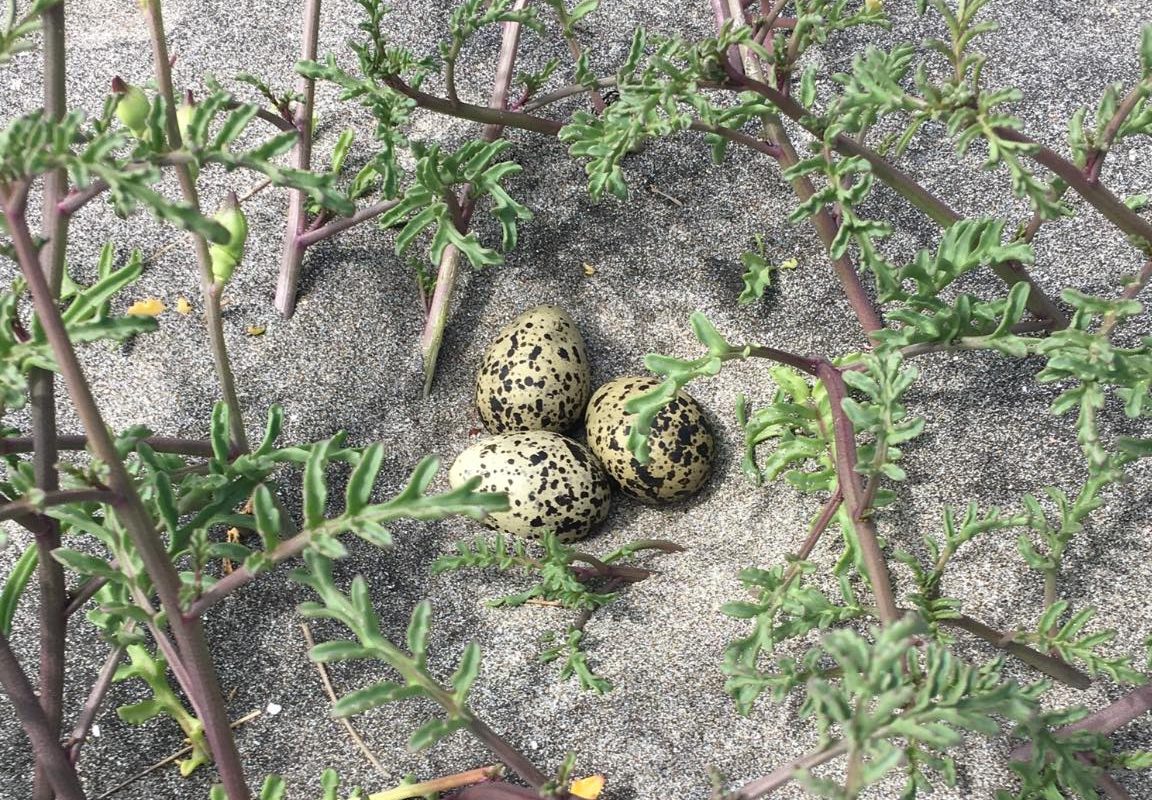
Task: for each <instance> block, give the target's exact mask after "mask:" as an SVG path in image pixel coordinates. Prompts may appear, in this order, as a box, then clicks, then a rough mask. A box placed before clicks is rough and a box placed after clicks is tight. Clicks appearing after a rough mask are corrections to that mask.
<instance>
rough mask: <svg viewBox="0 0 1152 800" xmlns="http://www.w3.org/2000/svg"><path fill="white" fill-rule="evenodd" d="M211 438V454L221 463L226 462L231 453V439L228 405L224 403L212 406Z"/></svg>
mask: <svg viewBox="0 0 1152 800" xmlns="http://www.w3.org/2000/svg"><path fill="white" fill-rule="evenodd" d="M210 434H211V438H212V454H213V455H214V456H215V457H216V460H217V461H219V462H221V463H225V464H226V463H228V457H229V456H230V455H231V454H232V444H231V442H232V439H231V437H230V436H229V433H228V406H227V405H225V404H224V403H217V404H216V405H214V406H213V407H212V426H211V430H210Z"/></svg>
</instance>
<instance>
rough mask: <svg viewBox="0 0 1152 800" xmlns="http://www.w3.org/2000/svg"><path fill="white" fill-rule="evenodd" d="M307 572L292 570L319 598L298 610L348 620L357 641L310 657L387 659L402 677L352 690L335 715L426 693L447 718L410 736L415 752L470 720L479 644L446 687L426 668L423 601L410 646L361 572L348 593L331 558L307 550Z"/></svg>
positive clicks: (330, 645)
mask: <svg viewBox="0 0 1152 800" xmlns="http://www.w3.org/2000/svg"><path fill="white" fill-rule="evenodd" d="M304 560H305V563H306V565H307V569H306V570H297V571H296V572H294V573H293V575H292V578H293V580H295V581H297V582H298V583H302V584H304V585H305V586H308V587H310V588H312V589H313V590H314V591H315V592H316V594H317V596H318V597H319V598H320V600H319V602H307V603H304V604H302V605H301V606H300V613H301V614H302V615H303V616H305V617H308V618H312V619H334V620H337V621H338V622H341V623H342V624H344V625H345V626H346V627H347V628H348V629H349V630H350V631H351V632H352V633H353V635H354V637H355V639H340V640H333V641H328V642H322V643H320V644H318V645H316V646H315V647H313V648H312V650H311V652H310V653H309V657H310V658H312V659H313V660H314V661H318V662H320V663H331V662H333V661H351V660H360V659H373V660H379V661H384V662H385V663H387V664H388V665H389V666H390V667H391V668H392V669H393V670H394V671H395V672H396V673H397V674H398V675H399V680H381V681H377V682H375V683H373V684H371V685H369V686H367V687H365V688H363V689H358V690H355V691H353V692H349V693H348V694H345V695H344V696H343V697H341V698H340V699H339V700H338V701H337V702H336V704H335V705H334V706H333V707H332V715H333V716H334V717H350V716H354V715H357V714H363V713H365V712H366V711H370V710H372V709H374V708H377V707H379V706H382V705H386V704H388V703H394V702H399V701H401V700H405V699H410V698H413V697H425V698H428V699H431V700H433V701H435V702H436V703H438V704H439V705H440V706H441V707H442V708H443V710H444V711H445V712H446V716H445V717H444V718H433V719H430V720H429V721H428V722H426V723H425V724H424V725H422V726H421V727H420V728H419V729H418V730H417V731H415V732H414V733H413V734H412V736H411V737H410V738H409V740H408V745H409V747H411V748H412V749H413V750H423V749H425V748H427V747H431V746H432V745H433V744H435V743H436V742H437V741H439V740H440V739H442V738H444V737H445V736H448V735H449V734H451V733H453V732H454V731H457V730H459V729H461V728H464V727H467V726H468V724H469V723H470V722H471V720H472V715H471V711H470V710H469V709H468V706H467V700H468V693H469V691H470V690H471V688H472V684H473V682H475V680H476V677H477V676H478V675H479V672H480V647H479V646H478V645H477V644H475V643H474V642H473V643H471V644H469V645H468V646H467V647H466V648H465V650H464V653H463V655H462V656H461V658H460V662H459V664H458V666H457V668H456V671H455V672H454V673H453V675H452V677H451V679H450V681H449V686H450V688H446V687H444V686H442V685H441V684H440V683H438V682H437V681H436V679H435V678H434V677H433V676H432V675H431V673H430V672H429V671H428V634H429V629H430V625H431V618H432V606H431V604H430V603H428V601H426V600H425V601H423V602H421V603H419V604H418V605H417V606H416V608H415V609H414V610H413V612H412V617H411V620H410V621H409V624H408V631H407V635H406V637H405V641H406V647H407V650H405V649H402V648H401V647H399V646H397V645H396V644H394V643H393V642H392V641H391V640H390V639H389V638H388V636H387V635H386V634H385V633H384V632H383V630H382V629H381V621H380V616H379V614H378V613H377V612H376V610H375V608H374V606H373V602H372V597H371V594H370V591H369V589H368V583H367V581H365V580H364V577H363V576H362V575H357V576H356V577H355V578H354V579H353V580H352V584H351V586H350V588H349V591H348V593H347V594H345V593H344V592H342V591H340V589H339V588H337V586H336V581H335V578H334V577H333V574H332V560H331V559H330V558H328V557H326V556H323V555H321V554H319V553H318V552H315V551H306V552H305V554H304Z"/></svg>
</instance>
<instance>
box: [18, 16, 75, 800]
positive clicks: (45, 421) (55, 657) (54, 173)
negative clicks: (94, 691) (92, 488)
mask: <svg viewBox="0 0 1152 800" xmlns="http://www.w3.org/2000/svg"><path fill="white" fill-rule="evenodd" d="M40 21H41V27H42V29H43V36H44V66H43V73H44V74H43V84H44V115H45V117H47V118H48V119H52V120H57V121H59V120H62V119H63V118H64V116H65V114H66V113H67V111H68V95H67V87H66V85H65V83H66V78H67V74H66V67H67V62H66V39H65V31H64V3H62V2H60V3H54V4H52V5H51V6H49V7H48V8H47V9H45V10H44V11H43V12H42V13H41V15H40ZM67 194H68V172H67V170H65V169H54V170H51V171H49V172H48V173H46V174H45V175H44V189H43V209H44V210H43V216H42V220H41V230H42V233H43V236H44V240H45V242H44V245H43V247H42V248H41V250H40V264H41V268H42V269H43V271H44V276H45V278H46V280H47V284H48V287H49V289H50V291H51V292H52V297H54V298H58V297H59V296H60V287H61V284H62V282H63V278H64V262H65V258H66V255H67V249H68V216H67V215H66V214H63V213H62V212H61V211H60V209H59V203H60V201H61V200H62V199H63V198H64V196H65V195H67ZM28 406H29V412H30V416H31V423H32V440H33V442H34V445H35V449H34V452H33V455H32V472H33V476H34V478H35V481H36V487H37V488H38V489H40V490H41V491H44V492H47V493H51V492H54V491H55V490H56V489H57V488H59V486H60V475H59V473H58V472H57V470H56V462H57V461H58V460H59V454H58V453H57V450H56V445H55V443H56V377H55V375H53V374H52V372H51V371H49V370H44V369H33V370H31V372H30V373H29V375H28ZM34 538H35V542H36V550H37V557H38V558H37V567H36V574H37V579H38V583H39V595H40V598H39V599H40V602H39V628H40V630H39V638H40V671H39V676H38V677H39V684H40V705H41V707H42V708H43V709H44V717H45V719H46V720H47V722H48V724H49V726H50V727H51V729H52V731H53V738H59V732H60V723H61V720H62V719H63V713H64V710H63V707H64V651H65V639H66V636H67V632H68V618H67V617H66V616H65V615H64V604H65V599H66V593H67V589H66V584H65V581H64V568H63V566H62V565H61V564H60V563H59V562H58V561H56V559H54V558H52V555H51V553H52V551H53V550H55V549H56V548H57V547H59V546H60V523H59V522H58V521H57V520H55V519H51V518H48V517H45V518H43V525H42V526H41V530H38V531H36V532H35V533H34ZM53 796H54V793H53V790H52V784H51V782H50V781H49V779H48V776H47V775H46V774H45V773H44V765H42V764H38V765H37V769H36V774H35V776H34V779H33V785H32V798H33V800H51V798H52V797H53Z"/></svg>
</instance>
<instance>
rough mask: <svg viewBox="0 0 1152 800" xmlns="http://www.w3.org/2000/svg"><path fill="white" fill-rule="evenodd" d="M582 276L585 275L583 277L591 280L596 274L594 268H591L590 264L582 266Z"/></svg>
mask: <svg viewBox="0 0 1152 800" xmlns="http://www.w3.org/2000/svg"><path fill="white" fill-rule="evenodd" d="M584 274H585V276H587V277H589V278H591V277H592V276H593V275H595V274H596V267H594V266H592V265H591V264H585V265H584Z"/></svg>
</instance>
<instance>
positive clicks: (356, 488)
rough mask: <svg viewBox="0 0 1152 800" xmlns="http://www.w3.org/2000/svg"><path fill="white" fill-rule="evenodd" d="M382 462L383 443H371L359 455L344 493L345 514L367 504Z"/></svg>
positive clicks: (359, 509)
mask: <svg viewBox="0 0 1152 800" xmlns="http://www.w3.org/2000/svg"><path fill="white" fill-rule="evenodd" d="M383 462H384V445H382V444H380V443H376V444H373V445H371V446H370V447H369V448H368V449H366V450H365V451H364V452H363V453H362V454H361V455H360V462H359V463H358V464H357V465H356V468H355V469H354V470H353V471H352V475H351V477H350V478H349V479H348V490H347V492H346V493H345V508H344V513H346V514H353V515H354V514H359V513H360V511H361V510H362V509H363V508H364V507H365V506H366V505H368V501H369V499H370V498H371V496H372V487H373V485H374V484H375V482H376V476H377V475H379V473H380V465H381V464H382V463H383Z"/></svg>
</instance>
